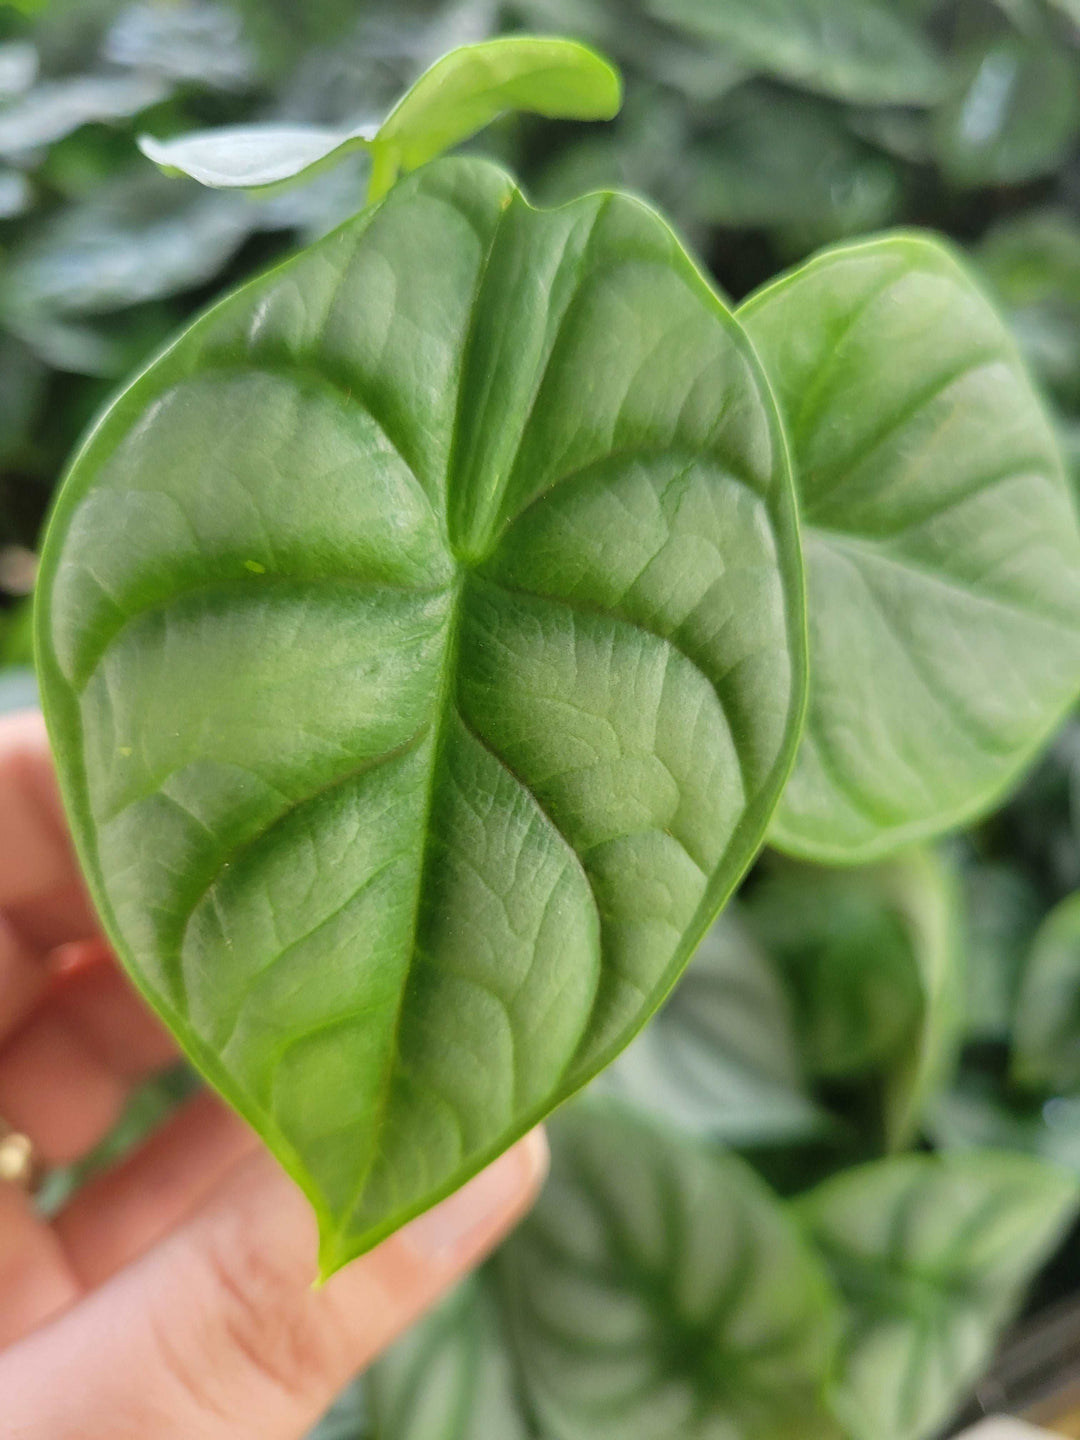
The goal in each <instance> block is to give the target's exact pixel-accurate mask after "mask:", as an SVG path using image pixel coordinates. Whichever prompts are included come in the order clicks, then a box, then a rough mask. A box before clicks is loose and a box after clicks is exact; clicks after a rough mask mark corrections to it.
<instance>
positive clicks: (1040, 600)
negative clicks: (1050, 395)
mask: <svg viewBox="0 0 1080 1440" xmlns="http://www.w3.org/2000/svg"><path fill="white" fill-rule="evenodd" d="M740 319H742V321H743V323H744V325H745V326H746V328H747V330H748V332H749V334H750V337H751V339H752V340H753V342H754V344H755V347H756V348H757V350H758V353H759V355H760V356H761V358H762V360H763V362H764V364H765V368H766V370H767V371H768V373H769V376H770V379H771V380H772V382H773V386H774V388H775V390H776V393H777V396H778V399H779V401H780V407H781V410H782V411H783V412H784V414H785V415H786V417H787V431H788V439H789V442H790V445H791V448H792V452H793V461H794V464H795V470H796V481H797V488H798V490H799V494H800V498H801V501H802V516H803V547H804V553H805V556H806V569H807V607H808V613H809V625H810V659H811V686H810V701H809V706H808V710H807V718H806V730H805V733H804V736H803V740H802V745H801V747H800V751H799V758H798V761H797V763H796V766H795V771H794V774H793V775H792V779H791V783H790V784H789V786H788V787H787V790H786V791H785V792H784V798H783V802H782V804H781V807H780V810H779V812H778V815H777V822H776V825H775V827H774V830H773V835H772V838H773V839H774V840H775V843H776V844H777V845H779V846H780V847H782V848H784V849H786V850H790V851H791V852H792V853H795V854H799V855H802V856H804V857H805V858H807V859H819V860H825V861H837V860H840V861H850V860H856V859H863V860H866V859H871V858H876V857H877V856H879V855H882V854H885V853H887V852H889V851H891V850H894V849H896V848H898V847H899V846H901V845H903V844H905V843H907V842H910V841H912V840H915V839H918V838H920V837H925V836H929V835H932V834H936V833H939V832H941V831H944V830H947V829H950V828H951V827H953V826H955V825H957V824H959V823H960V822H961V821H963V820H965V819H966V818H968V817H970V816H972V815H974V814H975V813H977V812H979V811H981V810H983V809H985V808H987V807H988V806H989V805H991V804H992V803H993V802H994V800H995V799H996V798H997V797H998V796H999V795H1000V794H1001V792H1002V791H1003V790H1004V789H1005V788H1006V787H1007V786H1008V785H1009V784H1010V783H1012V782H1013V780H1014V779H1015V778H1016V777H1017V775H1018V774H1019V772H1020V771H1021V769H1022V768H1023V766H1024V765H1025V764H1026V763H1027V762H1028V761H1029V760H1030V759H1031V757H1032V756H1033V754H1034V753H1035V751H1036V750H1037V748H1038V747H1039V745H1040V744H1042V742H1043V741H1044V740H1045V739H1046V737H1047V736H1048V735H1049V734H1050V732H1051V731H1052V730H1053V728H1054V727H1055V726H1056V725H1057V724H1058V722H1059V720H1060V719H1061V718H1062V716H1063V714H1064V713H1065V711H1066V710H1067V709H1068V707H1069V706H1070V705H1071V704H1072V702H1073V700H1074V698H1075V696H1076V693H1077V689H1078V688H1080V529H1078V526H1077V517H1076V506H1075V502H1074V498H1073V495H1072V493H1071V490H1070V486H1069V482H1068V480H1067V479H1066V476H1065V473H1064V470H1063V466H1062V460H1061V456H1060V454H1059V451H1058V447H1057V443H1056V441H1055V438H1054V434H1053V432H1052V430H1051V427H1050V424H1049V422H1048V420H1047V418H1046V416H1045V413H1044V411H1043V409H1042V406H1041V405H1040V403H1039V401H1038V399H1037V398H1036V396H1035V394H1034V392H1033V390H1032V388H1031V385H1030V383H1029V381H1028V380H1027V378H1026V375H1025V372H1024V369H1023V366H1022V365H1021V362H1020V360H1019V357H1018V355H1017V352H1016V348H1015V346H1014V344H1013V341H1012V339H1011V338H1010V336H1009V334H1008V333H1007V331H1006V329H1005V327H1004V326H1003V324H1002V322H1001V320H1000V319H999V318H998V316H997V314H996V313H995V312H994V310H993V309H992V308H991V306H990V305H989V303H988V302H987V301H986V300H985V299H984V297H983V295H982V294H981V292H980V291H979V290H978V289H977V288H976V287H975V285H974V284H973V283H972V282H971V280H970V279H969V277H968V275H967V274H966V272H965V271H964V270H963V269H962V268H961V267H960V266H959V265H958V264H957V262H956V261H955V260H954V259H953V258H952V256H951V255H950V254H949V253H948V252H947V251H946V250H945V249H944V248H943V247H942V246H941V245H939V244H937V243H936V242H934V241H931V240H927V239H924V238H921V237H919V236H916V235H896V236H889V237H885V238H883V239H877V240H870V241H866V242H863V243H860V244H856V245H851V246H845V247H840V248H838V249H836V250H832V251H828V252H826V253H824V254H823V255H821V256H819V257H818V258H816V259H814V260H812V261H810V263H809V264H807V265H805V266H804V267H803V268H802V269H800V270H797V271H795V272H794V273H793V274H791V275H788V276H786V277H784V278H782V279H781V280H779V281H777V282H776V283H775V284H773V285H771V286H769V287H768V288H766V289H765V290H764V291H762V292H760V293H759V294H758V295H756V296H753V297H752V298H751V299H750V300H749V301H748V302H747V304H746V305H745V306H744V307H743V309H742V310H741V312H740Z"/></svg>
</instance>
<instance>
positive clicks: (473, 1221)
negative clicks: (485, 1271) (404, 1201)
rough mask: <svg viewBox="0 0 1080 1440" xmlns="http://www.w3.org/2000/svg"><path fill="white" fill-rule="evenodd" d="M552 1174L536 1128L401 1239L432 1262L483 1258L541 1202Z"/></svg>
mask: <svg viewBox="0 0 1080 1440" xmlns="http://www.w3.org/2000/svg"><path fill="white" fill-rule="evenodd" d="M547 1170H548V1144H547V1138H546V1136H545V1135H544V1132H543V1130H542V1129H536V1130H533V1131H532V1132H531V1133H530V1134H528V1135H526V1137H525V1139H524V1140H520V1141H519V1142H518V1143H517V1144H516V1145H515V1146H514V1148H513V1149H512V1150H508V1151H507V1152H506V1154H505V1155H500V1156H499V1158H498V1160H495V1161H494V1162H493V1163H492V1164H491V1165H489V1166H488V1167H487V1169H486V1170H482V1171H481V1172H480V1174H479V1175H475V1176H474V1177H473V1178H472V1179H471V1180H470V1181H469V1182H468V1183H467V1184H466V1185H463V1186H462V1187H461V1189H460V1190H458V1191H456V1192H455V1193H454V1194H453V1195H450V1196H448V1197H447V1199H445V1200H444V1201H442V1203H441V1204H439V1205H436V1206H435V1208H434V1210H429V1211H428V1212H427V1214H426V1215H421V1216H420V1217H419V1218H418V1219H416V1220H413V1221H412V1223H411V1224H409V1225H406V1227H405V1229H404V1230H402V1232H401V1240H402V1242H403V1243H404V1244H406V1245H408V1247H409V1248H410V1249H411V1250H412V1251H414V1253H415V1254H417V1255H418V1256H419V1257H420V1258H421V1259H422V1260H424V1261H426V1262H429V1263H430V1262H432V1261H434V1262H436V1263H438V1264H440V1265H445V1264H450V1263H453V1264H458V1263H461V1262H462V1261H467V1260H471V1259H473V1258H475V1257H477V1256H479V1255H481V1254H483V1252H484V1251H485V1250H487V1249H489V1248H490V1247H491V1246H492V1245H494V1244H495V1243H496V1241H497V1240H499V1239H501V1238H502V1236H503V1235H504V1234H505V1233H506V1232H507V1231H508V1230H509V1229H510V1228H511V1227H512V1226H513V1224H514V1222H515V1221H516V1220H518V1219H519V1218H520V1217H521V1216H522V1215H523V1214H524V1213H525V1211H526V1210H527V1209H528V1208H529V1206H530V1205H531V1204H532V1202H533V1200H535V1198H536V1196H537V1194H538V1193H539V1191H540V1187H541V1185H542V1184H543V1183H544V1178H545V1176H546V1175H547Z"/></svg>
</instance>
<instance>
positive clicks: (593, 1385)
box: [468, 1102, 841, 1440]
mask: <svg viewBox="0 0 1080 1440" xmlns="http://www.w3.org/2000/svg"><path fill="white" fill-rule="evenodd" d="M498 1266H499V1274H500V1278H501V1281H502V1292H503V1297H504V1299H503V1303H504V1306H505V1309H506V1313H507V1315H508V1316H509V1322H510V1333H511V1336H512V1344H513V1349H514V1353H515V1355H516V1358H517V1364H518V1367H519V1371H520V1375H521V1379H522V1382H523V1385H524V1391H525V1395H526V1397H527V1399H528V1401H529V1404H530V1407H531V1409H532V1411H533V1413H534V1414H535V1416H536V1418H537V1420H538V1422H539V1430H540V1433H541V1434H542V1435H544V1436H545V1437H549V1440H673V1437H675V1436H678V1440H726V1437H729V1436H730V1437H736V1436H737V1437H738V1440H790V1437H793V1436H796V1435H797V1436H799V1440H841V1433H840V1431H839V1428H838V1427H837V1426H836V1425H835V1423H834V1421H833V1419H832V1417H831V1415H830V1414H829V1412H828V1411H827V1409H826V1407H825V1404H824V1402H823V1396H824V1391H825V1386H826V1382H827V1379H828V1376H829V1373H830V1368H831V1363H832V1359H833V1351H834V1342H835V1334H836V1319H837V1316H836V1308H837V1307H836V1301H835V1298H834V1296H833V1294H832V1292H831V1290H830V1287H829V1286H828V1284H827V1283H826V1281H825V1277H824V1276H823V1274H822V1272H821V1270H820V1268H819V1265H818V1263H817V1261H816V1258H815V1257H814V1256H813V1255H812V1254H811V1253H809V1250H808V1248H807V1247H806V1246H805V1244H804V1243H803V1242H802V1240H801V1237H800V1236H799V1233H798V1231H797V1229H796V1227H795V1225H794V1224H793V1223H792V1220H791V1218H790V1216H789V1215H788V1213H787V1212H786V1210H785V1208H784V1207H783V1205H781V1203H780V1202H779V1201H778V1200H777V1199H776V1197H775V1196H774V1195H773V1194H772V1193H771V1192H770V1190H769V1189H768V1187H767V1186H766V1185H765V1184H764V1182H763V1181H762V1180H760V1179H759V1178H758V1176H757V1175H755V1173H754V1172H753V1171H752V1170H751V1169H750V1167H749V1166H748V1165H746V1164H745V1163H744V1162H743V1161H741V1160H739V1159H737V1158H735V1157H734V1156H731V1155H724V1154H722V1153H716V1152H713V1151H711V1150H709V1149H708V1148H707V1147H705V1146H703V1145H700V1144H698V1145H695V1144H692V1143H689V1142H685V1141H679V1140H676V1139H672V1138H669V1137H668V1136H666V1135H665V1134H664V1132H663V1131H662V1130H660V1129H657V1128H654V1127H653V1126H651V1125H647V1124H645V1123H643V1122H642V1121H641V1120H640V1119H637V1118H633V1117H631V1115H630V1114H629V1113H628V1112H625V1111H620V1109H619V1108H618V1107H617V1106H615V1105H610V1106H609V1105H601V1104H599V1103H598V1102H592V1103H588V1104H582V1105H578V1106H575V1107H573V1108H572V1109H571V1110H570V1111H569V1112H567V1113H566V1114H565V1115H563V1116H560V1117H559V1119H558V1121H557V1122H556V1124H555V1126H554V1127H553V1168H552V1178H551V1180H550V1181H549V1182H548V1186H547V1189H546V1190H545V1192H544V1194H543V1195H542V1196H541V1199H540V1202H539V1205H538V1206H537V1209H536V1210H535V1211H534V1212H533V1214H532V1215H531V1216H530V1217H529V1218H528V1220H526V1222H525V1224H524V1225H523V1226H522V1228H521V1229H520V1230H519V1231H518V1232H517V1233H516V1234H515V1235H514V1236H513V1237H512V1238H511V1239H510V1241H509V1243H508V1244H507V1245H506V1246H505V1247H504V1248H503V1250H502V1251H501V1252H500V1255H499V1259H498ZM468 1440H473V1437H472V1436H470V1437H468ZM475 1440H479V1436H477V1437H475Z"/></svg>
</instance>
